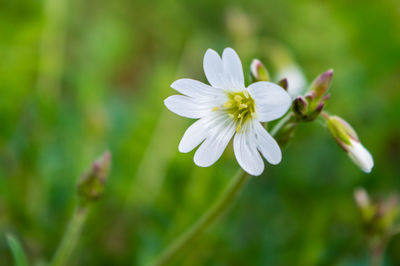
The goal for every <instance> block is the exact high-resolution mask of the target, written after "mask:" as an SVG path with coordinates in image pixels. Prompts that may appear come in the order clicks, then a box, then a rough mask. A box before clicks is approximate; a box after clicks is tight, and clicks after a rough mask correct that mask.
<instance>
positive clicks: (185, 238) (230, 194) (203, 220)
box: [154, 169, 249, 265]
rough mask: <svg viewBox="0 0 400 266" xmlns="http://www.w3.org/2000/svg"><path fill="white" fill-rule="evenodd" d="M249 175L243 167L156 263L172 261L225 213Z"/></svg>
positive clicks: (161, 263)
mask: <svg viewBox="0 0 400 266" xmlns="http://www.w3.org/2000/svg"><path fill="white" fill-rule="evenodd" d="M248 178H249V175H248V174H247V173H246V172H243V171H242V170H241V169H240V170H239V171H238V172H237V174H236V176H235V178H233V180H232V182H231V183H230V184H229V186H228V187H227V189H226V190H225V191H224V193H223V194H222V195H221V196H220V197H219V198H218V199H217V201H216V202H215V203H214V205H212V207H211V208H210V209H209V210H208V211H207V212H206V213H205V214H203V216H201V217H200V219H199V220H197V221H196V222H195V223H194V224H193V225H192V226H191V227H190V228H189V229H188V230H187V231H186V232H185V233H184V234H183V235H181V236H180V237H179V238H177V239H176V240H175V241H174V242H173V243H172V244H171V245H170V246H169V247H168V248H167V249H166V250H165V251H164V252H163V253H162V254H161V256H160V257H159V258H158V260H157V261H156V262H155V263H154V265H166V264H168V263H170V262H171V261H172V260H173V259H174V258H175V257H176V256H177V255H178V254H179V253H180V252H181V251H182V250H183V249H184V248H185V247H186V246H187V245H188V244H190V243H191V242H192V241H193V240H194V239H195V238H196V237H197V236H199V235H200V234H201V233H202V232H203V231H204V230H205V229H207V228H208V227H209V226H210V225H211V224H213V223H214V222H215V221H216V220H217V219H218V218H219V217H220V216H221V214H222V213H224V212H225V211H226V210H227V209H228V207H229V206H230V204H231V203H232V202H233V201H234V199H235V198H236V196H237V195H238V194H239V192H240V191H241V189H242V187H243V185H244V184H245V183H246V181H247V179H248Z"/></svg>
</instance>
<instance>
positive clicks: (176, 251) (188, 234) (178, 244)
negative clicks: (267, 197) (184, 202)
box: [152, 112, 292, 266]
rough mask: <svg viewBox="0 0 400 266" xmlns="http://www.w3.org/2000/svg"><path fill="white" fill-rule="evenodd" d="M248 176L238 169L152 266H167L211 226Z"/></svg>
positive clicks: (286, 119) (276, 129) (288, 116)
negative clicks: (202, 212)
mask: <svg viewBox="0 0 400 266" xmlns="http://www.w3.org/2000/svg"><path fill="white" fill-rule="evenodd" d="M291 117H292V112H289V113H288V114H286V116H284V117H283V118H282V119H281V120H280V121H279V122H278V123H277V124H276V125H275V127H274V128H273V129H272V130H271V135H272V136H274V135H276V134H277V133H278V132H279V130H280V129H281V128H283V127H284V126H285V125H286V123H288V122H289V121H290V119H291ZM249 177H250V175H249V174H247V173H246V172H244V171H243V170H242V169H239V170H238V172H237V174H236V176H235V177H234V178H233V179H232V181H231V182H230V184H229V185H228V187H227V188H226V189H225V191H224V192H223V193H222V194H221V195H220V196H219V198H218V199H217V200H216V201H215V203H214V204H213V205H212V206H211V208H209V209H208V210H207V211H206V212H205V213H204V214H203V215H202V216H200V218H199V219H198V220H197V221H196V222H195V223H194V224H193V225H192V226H191V227H189V228H188V229H187V230H186V231H185V232H184V233H183V234H182V235H181V236H179V237H178V238H176V239H175V241H174V242H173V243H172V244H171V245H170V246H168V247H167V248H166V249H165V250H164V252H163V253H161V255H160V256H159V257H158V258H157V259H156V260H155V261H154V262H153V263H152V265H157V266H158V265H167V264H169V263H171V262H172V261H173V260H174V259H175V258H177V257H178V255H180V253H181V252H183V251H184V249H185V247H187V246H189V245H190V244H191V243H192V241H193V240H195V239H196V238H197V237H198V236H199V235H201V234H202V233H203V232H204V231H205V230H206V229H207V228H208V227H210V226H211V225H213V224H214V223H215V222H216V221H217V220H218V218H219V217H221V215H222V214H223V213H225V212H226V210H227V209H228V208H229V207H230V206H231V204H232V203H233V202H234V201H235V199H236V198H237V196H238V195H239V193H240V191H242V189H243V187H244V185H245V183H246V181H247V180H248V179H249Z"/></svg>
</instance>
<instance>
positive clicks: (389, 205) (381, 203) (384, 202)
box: [354, 188, 399, 240]
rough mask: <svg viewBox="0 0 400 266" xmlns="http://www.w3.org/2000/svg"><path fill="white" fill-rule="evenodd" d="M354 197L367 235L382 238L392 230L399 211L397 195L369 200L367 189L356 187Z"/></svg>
mask: <svg viewBox="0 0 400 266" xmlns="http://www.w3.org/2000/svg"><path fill="white" fill-rule="evenodd" d="M354 199H355V202H356V204H357V207H358V209H359V210H360V214H361V217H362V222H363V225H364V229H365V231H366V233H367V234H368V235H369V236H372V237H375V238H376V237H377V238H378V239H381V240H384V238H385V237H386V236H388V233H390V232H391V231H392V230H393V227H394V222H395V220H396V217H397V214H398V211H399V198H398V195H391V196H389V197H388V198H386V199H381V200H374V201H371V200H370V198H369V196H368V193H367V191H365V189H363V188H358V189H356V190H355V191H354ZM382 237H383V238H382Z"/></svg>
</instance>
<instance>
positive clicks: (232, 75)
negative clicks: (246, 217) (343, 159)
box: [154, 48, 374, 265]
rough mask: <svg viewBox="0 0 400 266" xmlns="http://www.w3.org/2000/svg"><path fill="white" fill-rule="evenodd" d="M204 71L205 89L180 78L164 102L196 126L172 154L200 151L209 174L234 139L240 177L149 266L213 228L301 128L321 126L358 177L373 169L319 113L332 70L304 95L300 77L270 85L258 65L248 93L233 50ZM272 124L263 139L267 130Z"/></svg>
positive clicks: (341, 126)
mask: <svg viewBox="0 0 400 266" xmlns="http://www.w3.org/2000/svg"><path fill="white" fill-rule="evenodd" d="M203 68H204V73H205V75H206V77H207V80H208V82H209V85H208V84H205V83H202V82H200V81H196V80H193V79H179V80H177V81H175V82H173V83H172V85H171V87H172V88H173V89H175V90H176V91H177V92H179V93H181V94H180V95H173V96H170V97H168V98H167V99H165V101H164V103H165V105H166V107H167V108H168V109H169V110H171V111H172V112H174V113H176V114H178V115H180V116H183V117H187V118H191V119H198V120H197V121H196V122H194V123H193V124H192V125H191V126H190V127H189V128H188V129H187V130H186V132H185V133H184V135H183V137H182V139H181V141H180V143H179V146H178V149H179V151H180V152H183V153H187V152H190V151H192V150H193V149H194V148H196V147H197V146H199V148H198V149H197V150H196V152H195V155H194V163H195V164H196V165H198V166H201V167H208V166H211V165H212V164H214V163H215V162H216V161H217V160H218V159H219V158H220V157H221V155H222V153H223V152H224V150H225V149H226V147H227V145H228V144H229V142H230V140H231V139H232V138H233V150H234V153H235V157H236V160H237V162H238V163H239V165H240V167H241V168H242V169H243V170H244V171H241V170H239V172H238V174H237V176H236V177H235V178H234V179H233V180H232V182H231V184H230V185H229V186H228V188H227V189H226V191H225V192H224V193H223V194H222V195H221V197H220V198H219V199H218V200H217V201H216V202H215V204H214V205H213V206H212V207H211V208H210V209H209V210H208V211H207V212H206V213H205V214H204V215H203V216H202V217H201V218H200V219H199V220H198V221H197V222H196V223H195V224H194V225H193V226H192V227H190V228H189V229H188V230H187V231H186V232H185V233H184V234H183V235H181V236H180V237H179V238H177V240H176V241H175V242H173V243H172V245H171V246H169V247H168V248H167V249H166V250H165V251H164V252H163V253H162V254H161V255H160V257H159V258H158V259H157V260H156V261H155V262H154V264H155V265H164V264H167V263H169V262H171V261H172V260H173V259H174V258H175V257H176V256H177V255H178V254H179V253H180V252H181V251H182V250H183V249H184V248H185V247H186V246H187V245H188V244H190V243H191V241H193V240H194V239H195V238H196V236H198V235H199V234H200V233H201V232H203V231H204V230H205V229H206V228H207V227H208V226H209V225H210V224H212V223H213V222H215V221H216V219H217V218H218V217H219V216H220V215H221V213H223V211H224V210H225V209H226V208H227V207H228V206H229V203H231V202H232V201H233V200H234V199H235V197H236V196H237V194H238V192H239V191H240V190H241V188H242V187H243V184H244V183H245V181H246V180H247V179H248V177H249V176H258V175H261V174H262V173H263V171H264V162H263V157H264V158H265V159H266V161H267V162H269V163H270V164H278V163H279V162H280V161H281V160H282V152H281V147H282V146H283V145H285V144H286V143H288V142H289V141H290V140H291V139H292V137H293V134H294V132H295V129H296V128H297V125H298V124H299V123H309V122H313V121H315V120H319V121H322V123H320V124H322V125H324V127H325V128H327V129H328V131H329V132H330V135H331V136H332V137H333V139H334V140H335V141H336V142H337V143H338V144H339V145H340V147H341V148H342V149H343V150H344V151H345V152H346V153H347V154H348V155H349V157H350V159H351V160H352V161H353V162H354V163H355V164H356V165H357V166H358V167H360V169H361V170H362V171H364V172H366V173H369V172H371V170H372V168H373V165H374V162H373V158H372V156H371V154H370V153H369V151H368V150H367V149H366V148H365V147H364V146H363V145H362V144H361V142H360V140H359V138H358V136H357V134H356V132H355V130H354V129H353V128H352V127H351V126H350V125H349V124H348V123H347V122H346V121H344V120H343V119H342V118H339V117H337V116H332V115H330V114H328V113H327V112H326V111H324V108H325V106H326V103H327V101H328V100H329V98H330V94H329V93H328V90H329V88H330V85H331V81H332V76H333V70H328V71H326V72H324V73H322V74H321V75H320V76H318V77H317V78H316V79H315V80H314V81H313V82H312V83H311V85H310V86H309V88H308V90H306V91H305V92H304V93H303V94H302V93H301V92H302V91H304V89H303V88H304V87H305V78H304V77H303V76H302V74H301V72H300V71H296V75H294V74H290V75H289V76H287V77H283V78H282V77H281V79H280V80H279V81H277V82H276V83H274V82H271V75H270V73H269V72H268V70H267V69H266V68H265V66H264V65H263V64H262V62H261V61H260V60H258V59H254V60H253V62H252V63H251V65H250V75H251V81H252V83H251V84H249V85H248V86H246V85H245V79H244V73H243V67H242V63H241V61H240V59H239V56H238V55H237V53H236V52H235V51H234V50H233V49H232V48H226V49H224V51H223V53H222V57H221V56H219V54H218V53H217V52H216V51H214V50H211V49H209V50H207V52H206V53H205V55H204V61H203ZM287 73H293V71H289V72H287ZM300 76H301V79H300V78H299V77H300ZM292 82H293V83H292ZM300 83H301V84H300ZM278 119H280V120H279V121H278V122H276V124H275V126H274V127H273V128H272V129H271V131H270V132H268V131H267V130H266V127H265V124H266V123H268V122H270V121H273V120H278Z"/></svg>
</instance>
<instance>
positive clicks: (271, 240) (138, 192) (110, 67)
mask: <svg viewBox="0 0 400 266" xmlns="http://www.w3.org/2000/svg"><path fill="white" fill-rule="evenodd" d="M228 46H229V47H232V48H234V49H235V50H236V51H237V52H238V53H239V55H240V57H241V59H242V61H243V65H244V69H245V73H246V74H247V75H248V74H249V67H248V66H249V63H250V62H251V60H252V59H253V58H254V57H257V58H260V59H261V60H262V61H263V62H264V63H265V64H266V65H267V67H268V68H269V70H270V72H271V73H272V74H274V75H275V76H277V73H278V72H279V71H280V70H281V68H282V67H284V66H286V65H289V64H293V65H296V66H299V67H301V71H302V73H303V74H304V76H305V77H306V79H307V80H308V81H312V80H313V79H314V77H315V76H317V75H318V74H320V73H321V72H323V71H325V70H327V69H329V68H334V70H335V73H334V79H333V84H332V87H331V94H332V98H331V99H330V101H329V103H328V106H327V110H329V112H330V113H333V114H338V115H340V116H342V117H344V118H345V119H346V120H348V121H349V122H350V123H351V124H352V125H353V126H354V127H355V128H356V130H357V132H358V134H359V136H360V138H361V140H362V142H363V144H364V145H365V146H366V147H367V148H368V149H369V150H370V151H371V153H372V154H373V156H374V159H375V167H374V169H373V171H372V173H371V174H369V175H368V174H365V173H363V172H361V171H360V170H359V169H358V168H357V167H356V166H355V165H354V164H353V163H352V162H351V161H350V159H349V158H348V157H347V156H346V154H345V153H344V152H343V151H342V150H341V149H340V148H339V147H338V146H337V145H336V144H335V143H334V142H333V141H332V139H331V138H330V136H329V133H328V132H327V131H326V129H324V128H323V127H321V126H320V125H319V124H318V123H310V124H302V125H301V126H300V127H299V128H298V129H297V131H296V135H295V137H294V139H293V140H292V141H291V143H290V144H289V145H288V146H287V147H285V148H284V150H283V161H282V163H281V164H279V165H277V166H271V165H268V166H267V167H266V170H265V172H264V174H263V175H262V176H260V177H257V178H253V179H251V180H250V182H249V183H248V184H247V186H246V188H245V189H244V191H243V193H242V194H241V195H240V198H239V200H238V201H237V202H236V204H235V205H234V206H233V207H232V208H231V209H230V211H229V213H227V215H226V216H224V217H223V218H222V219H221V220H220V221H219V223H218V224H216V225H215V226H213V227H212V228H210V230H208V231H207V232H206V233H205V234H204V235H203V236H202V237H201V238H200V239H198V241H197V242H196V243H194V244H193V246H191V247H190V249H189V250H188V251H187V252H186V254H185V255H184V256H182V257H180V258H179V260H177V261H176V265H366V264H367V263H368V253H367V247H366V243H365V240H364V238H363V234H362V230H361V226H360V217H359V213H358V212H357V209H356V206H355V204H354V201H353V191H354V189H355V188H356V187H359V186H364V187H365V188H366V189H367V190H368V191H369V192H370V193H371V194H372V195H373V196H374V197H378V198H379V197H383V198H385V197H387V196H388V195H391V194H393V193H399V192H400V161H399V160H400V118H399V117H400V2H399V1H397V0H379V1H378V0H376V1H361V0H355V1H345V0H334V1H333V0H332V1H317V0H302V1H295V0H281V1H272V0H269V1H265V0H252V1H249V0H246V1H244V0H243V1H227V0H218V1H215V0H205V1H184V0H176V1H174V0H169V1H145V0H141V1H139V0H136V1H129V0H114V1H104V0H98V1H93V0H87V1H78V0H39V1H30V0H18V1H12V0H5V1H4V0H3V1H1V2H0V58H1V59H0V236H1V237H0V264H1V265H12V263H13V262H12V257H11V254H10V252H9V249H8V247H7V244H6V241H5V238H4V237H3V236H4V235H5V234H6V233H7V232H11V233H13V234H14V235H16V236H17V237H18V238H19V239H20V241H21V243H22V245H23V246H24V248H25V249H26V252H27V254H28V257H29V260H30V262H31V264H32V265H41V264H42V263H45V262H46V261H48V260H49V259H50V258H51V256H52V254H53V252H54V250H55V247H56V246H57V244H58V243H59V241H60V239H61V237H62V234H63V232H64V230H65V228H66V225H67V222H68V219H69V217H70V216H71V213H72V211H73V206H74V204H75V202H76V190H75V186H76V182H77V180H78V178H79V176H80V175H81V173H82V172H83V171H84V170H85V169H87V168H88V167H89V165H90V164H91V162H92V161H93V160H94V159H95V158H96V157H97V156H98V155H99V154H101V153H102V152H103V151H104V150H105V149H109V150H110V151H111V152H112V154H113V165H112V171H111V175H110V178H109V180H108V183H107V187H106V191H105V194H104V196H103V198H102V199H101V200H100V201H99V202H97V203H96V204H95V206H93V208H92V209H91V212H90V214H89V218H88V221H87V224H86V226H85V229H84V232H83V234H82V238H81V240H80V242H79V244H78V246H77V248H76V250H75V252H74V254H73V256H72V259H71V261H70V265H144V264H146V263H148V262H149V261H150V260H151V259H152V258H154V256H156V255H157V254H159V253H160V251H161V250H162V249H163V247H165V246H166V245H167V244H168V243H170V242H171V241H172V240H173V239H174V237H176V236H177V235H178V234H180V233H181V232H183V231H184V230H185V229H186V228H187V227H188V226H189V225H190V224H191V223H192V222H193V221H195V220H196V219H197V217H198V216H199V215H200V214H201V213H202V212H203V211H204V210H205V209H206V208H207V207H208V206H209V205H210V204H211V203H212V202H213V201H214V199H215V198H216V197H217V196H218V194H219V193H220V192H221V191H222V190H223V188H224V187H225V186H226V184H227V183H228V182H229V181H230V179H231V178H232V175H233V174H234V173H235V172H236V170H237V168H238V165H237V163H236V161H235V159H234V156H233V152H232V147H230V148H228V149H227V151H226V152H225V153H224V155H223V157H222V158H221V159H220V160H219V161H218V162H217V163H216V164H215V165H213V166H212V167H209V168H199V167H197V166H195V165H194V163H193V160H192V158H193V152H192V153H190V154H181V153H179V152H178V150H177V146H178V143H179V141H180V138H181V136H182V135H183V133H184V131H185V128H186V127H187V126H188V125H190V123H192V122H193V121H192V120H190V119H185V118H181V117H178V116H177V115H174V114H172V113H170V112H169V111H168V110H166V108H165V107H164V105H163V100H164V99H165V98H166V97H167V96H168V95H171V94H173V93H175V92H174V91H173V90H172V89H171V88H170V87H169V86H170V84H171V83H172V82H173V81H174V80H175V79H177V78H183V77H188V78H193V79H198V80H202V81H205V76H204V73H203V70H202V57H203V55H204V53H205V51H206V49H207V48H213V49H215V50H217V51H218V52H222V50H223V48H225V47H228ZM385 263H386V265H400V237H397V238H394V239H393V240H392V241H391V243H390V244H389V247H388V249H387V252H386V255H385Z"/></svg>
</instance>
